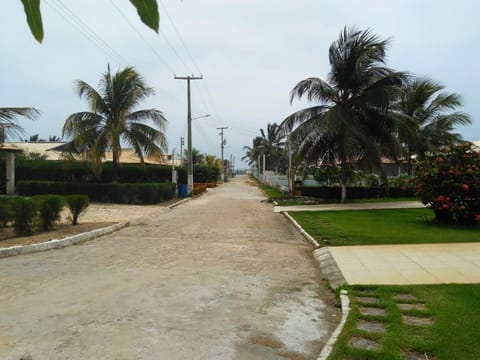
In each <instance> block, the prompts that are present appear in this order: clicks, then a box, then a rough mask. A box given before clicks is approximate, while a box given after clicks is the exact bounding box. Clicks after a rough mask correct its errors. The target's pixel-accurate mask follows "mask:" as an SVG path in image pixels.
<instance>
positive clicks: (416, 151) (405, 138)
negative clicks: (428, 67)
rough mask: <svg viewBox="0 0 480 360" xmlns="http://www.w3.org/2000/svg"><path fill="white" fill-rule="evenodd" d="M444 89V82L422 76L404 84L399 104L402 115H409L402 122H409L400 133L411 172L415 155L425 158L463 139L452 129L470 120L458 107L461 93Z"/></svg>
mask: <svg viewBox="0 0 480 360" xmlns="http://www.w3.org/2000/svg"><path fill="white" fill-rule="evenodd" d="M442 90H444V87H443V86H442V85H440V84H438V83H436V82H434V81H432V80H430V79H422V78H410V79H409V81H407V82H405V84H404V86H403V87H402V91H401V93H400V97H399V101H398V103H397V107H398V111H399V112H400V115H403V116H405V117H406V121H405V122H403V123H404V124H408V125H407V126H405V127H400V128H399V136H400V140H401V141H402V143H404V147H405V156H406V157H407V159H408V174H409V175H411V174H412V171H411V169H412V165H411V159H412V155H416V156H417V157H418V158H419V159H420V160H423V159H424V158H425V155H426V153H427V152H434V151H437V150H438V149H440V148H442V147H445V146H450V145H453V144H455V143H458V142H460V141H461V136H460V135H459V134H455V133H453V130H454V128H455V126H457V125H468V124H471V119H470V117H469V116H468V115H467V114H465V113H463V112H460V111H455V109H456V108H458V107H459V106H461V105H462V102H461V99H460V96H459V95H457V94H455V93H453V94H448V93H445V92H441V91H442Z"/></svg>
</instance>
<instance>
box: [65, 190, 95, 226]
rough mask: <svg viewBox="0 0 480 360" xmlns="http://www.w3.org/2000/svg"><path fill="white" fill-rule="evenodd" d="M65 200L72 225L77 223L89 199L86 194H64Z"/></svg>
mask: <svg viewBox="0 0 480 360" xmlns="http://www.w3.org/2000/svg"><path fill="white" fill-rule="evenodd" d="M65 202H66V203H67V207H68V209H69V210H70V215H71V220H72V225H77V224H78V217H79V216H80V215H81V214H82V213H83V212H84V211H85V210H87V208H88V205H90V199H89V198H88V196H87V195H79V194H73V195H67V196H65Z"/></svg>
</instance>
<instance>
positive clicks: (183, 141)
mask: <svg viewBox="0 0 480 360" xmlns="http://www.w3.org/2000/svg"><path fill="white" fill-rule="evenodd" d="M183 145H185V139H184V138H183V136H182V137H180V165H183Z"/></svg>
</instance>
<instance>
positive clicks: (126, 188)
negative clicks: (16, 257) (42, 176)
mask: <svg viewBox="0 0 480 360" xmlns="http://www.w3.org/2000/svg"><path fill="white" fill-rule="evenodd" d="M17 192H18V193H19V194H20V195H24V196H31V195H40V194H58V195H70V194H84V195H88V197H89V198H90V200H91V201H97V202H106V203H117V204H156V203H159V202H161V201H164V200H170V199H172V198H173V196H174V194H175V185H174V184H172V183H141V184H138V183H134V184H112V183H110V184H104V183H72V182H60V181H18V182H17Z"/></svg>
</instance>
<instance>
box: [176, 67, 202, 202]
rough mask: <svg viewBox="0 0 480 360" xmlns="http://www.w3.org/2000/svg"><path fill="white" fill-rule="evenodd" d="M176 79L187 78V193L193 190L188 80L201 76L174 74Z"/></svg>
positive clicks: (200, 77)
mask: <svg viewBox="0 0 480 360" xmlns="http://www.w3.org/2000/svg"><path fill="white" fill-rule="evenodd" d="M174 79H176V80H187V122H188V133H187V147H188V180H187V183H188V185H187V186H188V195H191V194H192V192H193V159H192V104H191V97H190V80H202V79H203V76H197V77H195V76H193V75H192V76H177V75H174Z"/></svg>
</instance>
